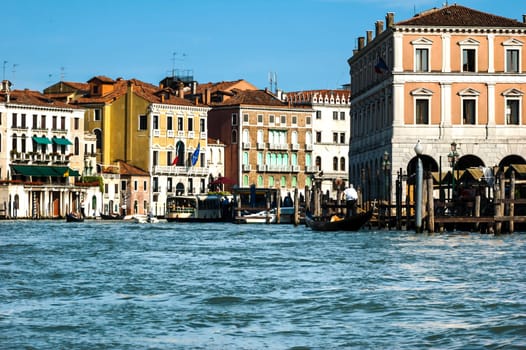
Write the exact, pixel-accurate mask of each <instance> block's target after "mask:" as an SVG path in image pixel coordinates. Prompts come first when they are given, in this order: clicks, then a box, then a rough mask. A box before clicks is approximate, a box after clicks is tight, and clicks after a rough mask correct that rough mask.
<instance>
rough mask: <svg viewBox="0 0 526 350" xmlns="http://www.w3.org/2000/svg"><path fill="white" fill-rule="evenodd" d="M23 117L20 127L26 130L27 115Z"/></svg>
mask: <svg viewBox="0 0 526 350" xmlns="http://www.w3.org/2000/svg"><path fill="white" fill-rule="evenodd" d="M21 117H22V120H21V125H20V126H21V127H22V128H26V127H27V125H26V115H25V114H22V115H21Z"/></svg>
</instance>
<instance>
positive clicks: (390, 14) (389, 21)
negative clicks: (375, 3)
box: [385, 12, 394, 28]
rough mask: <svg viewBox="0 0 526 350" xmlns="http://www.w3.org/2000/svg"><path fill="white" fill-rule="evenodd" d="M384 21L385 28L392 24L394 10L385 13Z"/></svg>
mask: <svg viewBox="0 0 526 350" xmlns="http://www.w3.org/2000/svg"><path fill="white" fill-rule="evenodd" d="M385 22H386V26H387V28H391V27H392V26H394V12H387V15H386V16H385Z"/></svg>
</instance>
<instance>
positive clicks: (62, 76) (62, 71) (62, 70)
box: [60, 67, 65, 81]
mask: <svg viewBox="0 0 526 350" xmlns="http://www.w3.org/2000/svg"><path fill="white" fill-rule="evenodd" d="M64 76H65V73H64V67H60V81H64Z"/></svg>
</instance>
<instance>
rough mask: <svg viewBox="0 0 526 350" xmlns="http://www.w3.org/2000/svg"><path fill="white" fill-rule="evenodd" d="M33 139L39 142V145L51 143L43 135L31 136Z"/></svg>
mask: <svg viewBox="0 0 526 350" xmlns="http://www.w3.org/2000/svg"><path fill="white" fill-rule="evenodd" d="M33 140H35V142H36V143H39V144H41V145H51V140H50V139H48V138H47V137H45V136H44V137H38V136H33Z"/></svg>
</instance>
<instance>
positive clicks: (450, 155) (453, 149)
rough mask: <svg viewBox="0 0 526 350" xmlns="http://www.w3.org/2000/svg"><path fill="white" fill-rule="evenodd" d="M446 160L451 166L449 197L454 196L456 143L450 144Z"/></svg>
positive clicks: (456, 158)
mask: <svg viewBox="0 0 526 350" xmlns="http://www.w3.org/2000/svg"><path fill="white" fill-rule="evenodd" d="M447 160H448V161H449V165H450V166H451V197H450V198H452V197H453V196H454V195H455V163H456V161H457V160H458V152H457V143H456V142H455V141H453V142H451V151H450V152H449V153H448V155H447Z"/></svg>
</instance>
